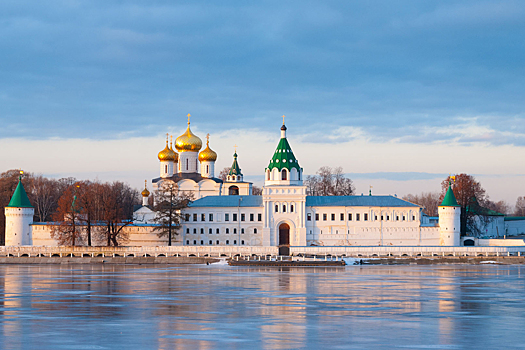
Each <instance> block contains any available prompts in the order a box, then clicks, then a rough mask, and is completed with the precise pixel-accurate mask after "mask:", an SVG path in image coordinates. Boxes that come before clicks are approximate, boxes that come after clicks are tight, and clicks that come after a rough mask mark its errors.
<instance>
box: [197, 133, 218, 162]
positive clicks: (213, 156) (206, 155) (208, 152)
mask: <svg viewBox="0 0 525 350" xmlns="http://www.w3.org/2000/svg"><path fill="white" fill-rule="evenodd" d="M216 160H217V153H215V152H214V151H213V150H212V149H211V148H210V134H208V135H206V148H205V149H204V150H202V151H201V153H199V162H206V161H208V162H215V161H216Z"/></svg>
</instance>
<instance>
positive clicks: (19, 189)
mask: <svg viewBox="0 0 525 350" xmlns="http://www.w3.org/2000/svg"><path fill="white" fill-rule="evenodd" d="M7 206H8V207H11V208H33V206H32V205H31V202H30V201H29V198H28V197H27V193H26V190H25V189H24V185H22V175H20V177H19V178H18V185H17V186H16V189H15V193H13V197H11V200H10V201H9V204H8V205H7Z"/></svg>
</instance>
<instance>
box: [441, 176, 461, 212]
mask: <svg viewBox="0 0 525 350" xmlns="http://www.w3.org/2000/svg"><path fill="white" fill-rule="evenodd" d="M440 207H460V205H459V204H458V201H457V200H456V196H454V191H452V184H451V183H450V182H449V183H448V190H447V193H445V197H444V198H443V202H441V205H440Z"/></svg>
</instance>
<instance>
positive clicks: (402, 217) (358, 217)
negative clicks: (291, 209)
mask: <svg viewBox="0 0 525 350" xmlns="http://www.w3.org/2000/svg"><path fill="white" fill-rule="evenodd" d="M322 215H323V221H327V220H328V214H326V213H325V214H322ZM361 217H362V218H363V221H368V217H369V215H368V213H364V214H363V216H361V214H360V213H356V214H355V217H354V215H353V213H348V221H354V218H355V221H361ZM335 218H336V214H334V213H332V214H330V220H331V221H335ZM319 219H320V214H319V213H315V221H319ZM306 220H308V221H312V214H311V213H308V214H306ZM339 220H340V221H344V220H345V214H344V213H341V214H340V215H339ZM374 220H375V221H377V215H374ZM406 220H407V216H406V215H396V216H394V217H392V221H406ZM414 220H416V217H415V216H414V215H412V221H414ZM381 221H390V215H381Z"/></svg>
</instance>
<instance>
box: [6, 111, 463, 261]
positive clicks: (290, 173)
mask: <svg viewBox="0 0 525 350" xmlns="http://www.w3.org/2000/svg"><path fill="white" fill-rule="evenodd" d="M286 131H287V128H286V126H285V125H284V122H283V125H282V126H281V130H280V139H279V142H278V144H277V148H276V149H275V151H274V153H273V156H271V159H270V162H269V164H268V166H267V167H266V168H265V169H264V174H265V182H264V187H263V189H262V190H263V193H262V195H253V194H252V184H251V183H250V182H245V181H244V179H243V174H242V171H241V168H240V166H239V162H238V159H237V152H235V154H234V155H233V164H232V166H231V168H230V172H229V174H228V176H227V179H226V181H222V180H220V179H218V178H217V177H215V162H216V160H217V153H216V152H214V151H213V150H212V149H211V148H210V145H209V137H207V142H206V148H204V150H202V151H201V149H202V140H201V139H200V138H199V137H197V136H196V135H194V134H193V133H192V131H191V129H190V122H189V116H188V127H187V130H186V132H185V133H184V134H182V135H181V136H179V137H178V138H177V139H176V141H175V149H176V151H175V150H174V149H173V143H172V142H171V143H168V140H166V146H165V148H164V149H163V150H162V151H160V152H159V154H158V159H159V161H160V176H159V177H158V178H155V179H153V180H152V187H153V189H155V190H156V189H158V188H160V186H161V185H162V183H163V182H165V181H173V182H176V183H177V185H178V187H179V190H181V191H191V192H192V193H193V195H194V199H195V200H194V201H193V202H192V203H191V205H190V206H189V207H188V208H186V209H185V210H184V214H185V215H184V216H185V218H186V220H184V221H183V223H182V224H181V227H180V228H179V230H178V236H177V237H175V242H174V244H175V245H184V246H274V247H275V246H278V247H279V251H280V253H281V254H288V251H289V247H290V246H459V245H460V207H459V205H458V204H457V202H456V199H455V198H454V193H453V191H452V189H451V188H450V186H449V189H448V191H447V193H446V195H445V198H444V200H443V202H442V203H441V205H440V206H439V222H438V223H427V222H426V221H425V220H424V218H423V212H422V208H421V207H420V206H418V205H416V204H413V203H410V202H407V201H405V200H402V199H399V198H397V197H394V196H376V195H371V194H370V195H357V196H307V195H306V186H304V185H303V169H302V168H301V166H300V165H299V161H298V160H297V158H296V157H295V155H294V153H293V151H292V148H291V147H290V144H289V142H288V139H287V136H286ZM177 152H178V153H177ZM142 196H143V204H142V206H140V207H139V208H137V209H136V210H135V212H134V223H133V225H130V226H127V227H126V230H127V233H128V237H129V238H128V241H127V242H123V244H122V245H125V246H163V245H167V239H166V238H159V237H158V236H157V235H156V234H155V233H153V232H152V230H153V228H154V226H155V223H154V221H153V219H154V217H155V212H154V211H152V209H151V208H150V207H149V206H148V197H149V196H150V192H149V191H148V190H147V188H145V189H144V191H142ZM5 213H6V245H11V246H22V245H33V246H56V245H57V243H56V241H54V240H53V239H52V238H51V236H50V232H51V228H52V226H53V225H52V223H36V222H32V221H33V208H32V207H31V204H30V203H29V200H28V199H27V195H26V193H25V190H24V189H23V185H22V183H21V182H19V185H18V187H17V189H16V190H15V193H14V195H13V198H12V200H11V202H10V203H9V205H8V206H7V207H6V208H5Z"/></svg>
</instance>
